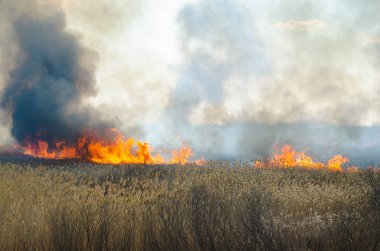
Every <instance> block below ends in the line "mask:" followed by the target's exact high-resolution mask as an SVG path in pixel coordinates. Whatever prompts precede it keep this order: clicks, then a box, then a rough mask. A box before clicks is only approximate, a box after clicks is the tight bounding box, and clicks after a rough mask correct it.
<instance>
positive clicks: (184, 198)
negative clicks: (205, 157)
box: [0, 162, 380, 250]
mask: <svg viewBox="0 0 380 251" xmlns="http://www.w3.org/2000/svg"><path fill="white" fill-rule="evenodd" d="M379 193H380V175H379V174H378V173H375V172H369V171H365V172H362V173H353V174H344V173H343V174H342V173H328V172H324V171H306V170H300V169H293V170H278V169H277V170H275V169H265V170H260V169H254V168H252V167H251V166H250V165H248V164H247V163H236V164H231V163H226V162H210V163H207V164H206V165H205V166H202V167H198V166H191V165H189V166H184V167H174V166H157V167H143V166H128V167H102V166H86V165H84V164H83V165H75V164H74V163H71V164H66V165H61V166H60V167H56V168H52V166H51V165H46V166H39V167H34V166H30V165H27V164H2V165H1V167H0V250H307V249H309V250H372V249H373V248H375V249H376V241H377V240H378V239H379V238H380V205H379V201H380V199H379ZM379 245H380V244H379ZM377 248H378V249H380V247H377Z"/></svg>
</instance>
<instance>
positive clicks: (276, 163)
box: [255, 145, 350, 172]
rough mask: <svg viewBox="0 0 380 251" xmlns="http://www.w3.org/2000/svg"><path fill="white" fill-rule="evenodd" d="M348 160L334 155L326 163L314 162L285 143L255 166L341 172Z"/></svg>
mask: <svg viewBox="0 0 380 251" xmlns="http://www.w3.org/2000/svg"><path fill="white" fill-rule="evenodd" d="M349 161H350V160H349V159H348V158H346V157H344V156H342V155H335V156H334V157H333V158H331V159H329V160H328V161H327V163H322V162H314V160H313V159H312V158H311V157H310V156H308V155H307V154H306V153H305V152H297V151H295V150H294V149H293V147H292V146H290V145H286V146H284V147H282V148H281V150H277V152H276V153H275V154H274V156H273V158H272V159H270V160H268V161H260V160H258V161H256V162H255V167H257V168H266V167H275V168H305V169H314V170H322V169H326V170H329V171H333V172H342V171H343V168H342V165H343V164H345V163H347V162H349Z"/></svg>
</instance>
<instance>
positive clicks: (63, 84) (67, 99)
mask: <svg viewBox="0 0 380 251" xmlns="http://www.w3.org/2000/svg"><path fill="white" fill-rule="evenodd" d="M12 25H13V31H14V38H15V42H16V44H17V45H18V50H19V55H20V56H19V59H18V60H17V61H16V62H15V68H14V69H13V70H12V71H10V73H9V79H8V83H7V85H6V87H5V89H4V91H3V98H2V105H3V107H4V108H5V109H6V110H7V111H8V112H9V114H10V116H11V120H12V128H11V132H12V135H13V136H14V138H15V139H16V140H17V141H18V142H20V143H25V142H26V141H29V142H31V143H36V141H37V140H44V141H47V142H48V143H56V142H60V141H66V142H69V143H70V142H71V143H74V142H75V139H76V138H77V137H78V136H80V135H81V134H82V133H83V130H84V129H88V128H90V129H91V128H97V127H100V125H101V124H103V123H104V122H101V120H99V115H97V118H96V119H95V118H94V116H92V115H91V114H92V113H91V109H90V108H88V107H83V105H82V102H83V99H85V98H88V97H91V96H92V95H94V94H95V93H96V89H95V80H94V72H95V62H96V60H95V59H96V54H95V53H94V52H92V51H91V50H89V49H86V48H84V47H83V46H81V45H80V42H79V40H78V38H77V37H75V36H74V35H71V34H70V33H68V32H67V31H66V30H65V28H66V25H65V16H64V14H63V13H62V12H61V11H59V10H54V11H51V12H49V14H44V15H36V13H33V12H27V13H23V14H22V15H20V17H19V18H17V19H16V20H15V21H14V22H13V24H12Z"/></svg>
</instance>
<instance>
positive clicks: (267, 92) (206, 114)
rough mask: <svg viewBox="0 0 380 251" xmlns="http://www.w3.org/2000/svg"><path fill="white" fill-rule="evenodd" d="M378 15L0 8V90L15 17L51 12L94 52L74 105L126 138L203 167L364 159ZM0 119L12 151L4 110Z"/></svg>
mask: <svg viewBox="0 0 380 251" xmlns="http://www.w3.org/2000/svg"><path fill="white" fill-rule="evenodd" d="M379 11H380V2H378V1H375V0H367V1H357V0H335V1H331V0H265V1H264V0H250V1H248V0H203V1H202V0H197V1H195V0H186V1H175V0H165V1H161V0H140V1H138V0H114V1H108V0H99V1H91V0H79V1H75V0H50V1H48V0H38V1H37V0H36V1H31V0H30V1H29V0H19V1H7V0H0V22H1V24H0V32H1V34H4V35H3V36H1V37H0V87H1V88H2V90H4V89H5V88H6V86H8V85H9V83H10V80H9V79H10V78H11V77H10V73H11V72H12V70H13V69H14V68H17V66H18V64H19V61H20V58H22V57H23V52H22V50H21V49H20V48H21V47H20V45H19V44H17V43H16V42H15V34H16V33H17V32H15V30H17V26H15V23H16V24H17V20H18V19H20V18H21V17H23V16H25V15H32V16H37V17H40V16H49V15H56V13H60V16H62V20H64V21H63V28H62V29H64V32H66V33H68V34H70V35H72V36H73V37H75V39H76V41H77V42H78V44H80V46H82V47H83V48H85V49H86V51H89V52H91V53H89V54H91V55H92V56H91V59H89V58H86V62H90V63H91V67H90V68H89V69H91V71H92V74H93V77H92V78H89V80H88V81H93V82H94V83H93V85H94V88H95V89H96V92H94V93H93V94H91V95H87V96H84V97H83V98H81V100H80V102H81V103H83V104H85V105H86V106H88V107H91V109H93V110H94V111H95V113H96V114H98V115H97V116H101V117H104V118H107V119H108V120H112V121H114V123H115V124H116V125H117V127H118V128H119V129H120V130H122V131H123V132H124V133H125V134H126V135H128V136H130V137H135V138H141V139H143V140H147V141H149V142H151V143H152V144H153V145H157V146H164V147H176V146H178V144H182V143H186V144H189V145H191V146H192V147H193V148H194V149H195V151H196V152H198V153H199V154H200V155H204V156H206V157H208V158H250V159H254V158H262V157H265V156H268V155H269V154H270V152H272V151H273V147H274V146H275V145H281V144H293V145H295V146H296V147H298V149H300V150H307V151H311V152H313V153H314V154H315V155H317V156H319V157H320V158H328V157H331V155H333V154H337V153H346V154H348V155H350V156H351V158H353V159H355V158H356V159H359V158H361V159H363V158H366V159H368V160H369V161H372V162H374V161H377V159H376V156H379V158H378V159H379V160H380V143H379V142H380V129H379V125H380V82H379V80H380V74H379V70H378V68H379V64H380V29H379V28H380V16H379V15H378V13H379ZM15 27H16V28H15ZM86 55H87V54H86ZM83 57H84V56H83ZM81 58H82V56H80V60H81ZM78 105H79V104H78ZM92 113H94V112H92ZM1 119H2V122H3V123H2V124H1V128H0V133H1V140H2V142H3V143H11V142H13V141H14V136H12V134H11V130H10V128H11V127H12V119H10V118H9V114H7V112H6V109H5V110H4V111H3V112H2V114H1ZM378 154H379V155H378Z"/></svg>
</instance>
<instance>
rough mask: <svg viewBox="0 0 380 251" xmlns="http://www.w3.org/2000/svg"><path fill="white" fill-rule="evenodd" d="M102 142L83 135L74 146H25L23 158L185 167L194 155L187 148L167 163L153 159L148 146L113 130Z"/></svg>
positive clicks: (40, 142)
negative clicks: (178, 165) (27, 156)
mask: <svg viewBox="0 0 380 251" xmlns="http://www.w3.org/2000/svg"><path fill="white" fill-rule="evenodd" d="M106 134H107V136H106V137H104V138H102V137H100V136H99V135H98V134H97V133H95V132H86V134H85V135H84V136H82V137H79V138H78V139H77V141H76V143H75V144H72V145H69V144H67V143H66V142H64V141H61V142H56V143H55V144H53V145H49V144H48V143H47V142H46V141H43V140H37V143H35V144H32V143H31V142H25V148H24V154H26V155H30V156H33V157H38V158H46V159H82V160H86V161H90V162H94V163H99V164H164V163H168V164H181V165H183V164H186V163H187V162H188V161H189V158H190V157H191V156H193V155H194V153H193V150H192V149H191V148H190V147H188V146H182V147H181V148H180V149H177V150H174V151H173V152H172V158H171V159H170V160H169V161H165V159H164V158H163V157H162V156H161V155H159V154H155V155H153V154H152V152H153V148H152V147H150V145H149V144H148V143H144V142H140V141H137V142H135V140H134V139H132V138H125V137H124V136H123V135H122V134H121V133H120V132H119V131H117V130H116V129H109V130H107V133H106Z"/></svg>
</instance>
